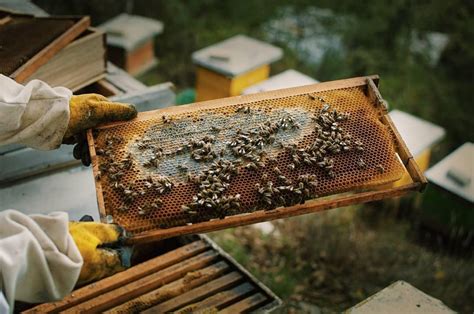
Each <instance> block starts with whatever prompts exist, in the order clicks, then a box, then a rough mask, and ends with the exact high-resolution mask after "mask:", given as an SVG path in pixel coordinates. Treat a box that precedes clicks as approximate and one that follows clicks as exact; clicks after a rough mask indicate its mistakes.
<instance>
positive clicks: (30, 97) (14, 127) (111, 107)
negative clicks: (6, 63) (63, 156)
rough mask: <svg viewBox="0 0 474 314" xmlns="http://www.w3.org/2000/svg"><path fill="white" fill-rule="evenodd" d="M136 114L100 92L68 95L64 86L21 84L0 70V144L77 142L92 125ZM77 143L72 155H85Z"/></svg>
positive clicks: (52, 145)
mask: <svg viewBox="0 0 474 314" xmlns="http://www.w3.org/2000/svg"><path fill="white" fill-rule="evenodd" d="M136 116H137V110H136V109H135V107H134V106H133V105H129V104H122V103H115V102H111V101H109V100H108V99H107V98H106V97H104V96H102V95H98V94H83V95H72V92H71V91H70V90H69V89H67V88H65V87H54V88H52V87H50V86H49V85H48V84H46V83H44V82H42V81H39V80H33V81H31V82H29V83H28V84H26V85H25V86H23V85H20V84H18V83H16V82H15V81H13V80H12V79H10V78H8V77H6V76H4V75H2V74H0V145H4V144H13V143H15V144H23V145H26V146H28V147H31V148H36V149H43V150H48V149H54V148H58V147H59V145H61V143H68V144H73V143H75V142H77V141H78V139H79V138H80V137H81V136H80V135H81V134H83V133H84V131H85V130H87V129H89V128H93V127H95V126H96V125H99V124H101V123H105V122H113V121H125V120H130V119H133V118H135V117H136ZM78 144H80V145H78V149H75V157H77V158H81V157H85V156H84V155H85V154H86V152H85V150H84V149H83V148H85V147H87V145H86V146H84V145H81V144H82V143H78ZM76 153H77V154H76ZM83 160H84V158H83Z"/></svg>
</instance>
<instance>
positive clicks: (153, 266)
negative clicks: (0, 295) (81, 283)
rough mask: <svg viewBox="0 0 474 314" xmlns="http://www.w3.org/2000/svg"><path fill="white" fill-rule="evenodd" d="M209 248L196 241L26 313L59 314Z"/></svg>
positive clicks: (203, 243)
mask: <svg viewBox="0 0 474 314" xmlns="http://www.w3.org/2000/svg"><path fill="white" fill-rule="evenodd" d="M208 248H209V244H207V243H206V242H204V241H201V240H200V241H195V242H193V243H190V244H187V245H185V246H182V247H180V248H179V249H176V250H174V251H171V252H168V253H165V254H163V255H161V256H158V257H156V258H154V259H151V260H149V261H146V262H144V263H141V264H139V265H136V266H134V267H133V268H130V269H127V270H125V271H123V272H121V273H119V274H116V275H114V276H111V277H108V278H105V279H102V280H101V281H99V282H95V283H92V284H90V285H88V286H85V287H83V288H80V289H78V290H76V291H74V292H73V293H71V294H70V295H68V296H67V297H65V298H64V299H63V300H61V301H57V302H51V303H44V304H42V305H39V306H37V307H34V308H32V309H30V310H28V311H26V313H57V312H59V311H62V310H64V309H67V308H69V307H71V306H74V305H76V304H79V303H81V302H85V301H87V300H89V299H92V298H94V297H96V296H99V295H101V294H103V293H105V292H107V291H111V290H112V289H115V288H117V287H120V286H122V285H124V284H127V283H129V282H132V281H135V280H137V279H139V278H142V277H144V276H147V275H149V274H151V273H154V272H157V271H160V270H162V269H165V268H167V267H169V266H171V265H173V264H176V263H179V262H181V261H183V260H185V259H187V258H190V257H192V256H195V255H196V254H199V253H201V252H203V251H204V250H206V249H208Z"/></svg>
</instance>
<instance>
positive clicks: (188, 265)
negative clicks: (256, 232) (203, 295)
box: [64, 250, 219, 313]
mask: <svg viewBox="0 0 474 314" xmlns="http://www.w3.org/2000/svg"><path fill="white" fill-rule="evenodd" d="M218 257H219V253H217V252H216V251H214V250H209V251H206V252H204V253H201V254H199V255H197V256H194V257H192V258H190V259H187V260H184V261H182V262H180V263H178V264H175V265H173V266H170V267H168V268H165V269H163V270H161V271H159V272H156V273H153V274H150V275H148V276H146V277H143V278H140V279H138V280H135V281H133V282H130V283H128V284H125V285H123V286H121V287H118V288H117V289H114V290H109V291H108V292H106V293H103V294H101V295H99V296H96V297H95V298H93V299H91V300H88V301H86V302H83V303H81V304H78V305H76V306H74V307H71V308H69V309H67V310H65V311H64V313H77V312H80V313H99V312H103V311H105V310H107V309H110V308H111V307H114V306H117V305H119V304H122V303H124V302H126V301H128V300H130V299H132V298H136V297H138V296H139V295H142V294H144V293H147V292H149V291H150V290H152V289H156V288H157V287H160V286H163V285H165V284H167V283H170V282H172V281H174V280H177V279H178V278H180V277H182V276H184V275H185V274H186V273H188V272H190V271H193V270H196V269H199V268H203V267H205V266H207V265H209V264H210V263H212V262H213V261H215V260H216V259H217V258H218Z"/></svg>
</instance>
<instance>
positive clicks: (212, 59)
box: [192, 35, 282, 101]
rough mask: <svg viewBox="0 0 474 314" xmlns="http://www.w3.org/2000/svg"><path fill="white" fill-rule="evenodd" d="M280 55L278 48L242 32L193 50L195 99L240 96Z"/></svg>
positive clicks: (264, 75) (259, 80)
mask: <svg viewBox="0 0 474 314" xmlns="http://www.w3.org/2000/svg"><path fill="white" fill-rule="evenodd" d="M281 56H282V50H281V49H280V48H278V47H275V46H272V45H270V44H268V43H265V42H262V41H259V40H256V39H254V38H251V37H247V36H244V35H237V36H233V37H231V38H228V39H226V40H224V41H222V42H219V43H217V44H214V45H212V46H209V47H206V48H203V49H201V50H198V51H195V52H194V53H193V55H192V59H193V63H194V64H195V65H196V97H197V100H198V101H203V100H211V99H217V98H223V97H230V96H237V95H240V94H241V93H242V91H243V90H244V89H245V88H246V87H249V86H251V85H254V84H256V83H258V82H261V81H263V80H265V79H266V78H268V75H269V74H270V63H272V62H274V61H277V60H279V59H280V58H281Z"/></svg>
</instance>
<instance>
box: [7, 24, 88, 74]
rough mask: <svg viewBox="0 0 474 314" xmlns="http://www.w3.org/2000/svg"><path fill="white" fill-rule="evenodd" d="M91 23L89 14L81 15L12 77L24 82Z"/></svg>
mask: <svg viewBox="0 0 474 314" xmlns="http://www.w3.org/2000/svg"><path fill="white" fill-rule="evenodd" d="M49 18H54V17H49ZM89 25H90V18H89V17H88V16H84V17H81V18H80V19H79V20H78V21H77V22H76V23H75V24H74V25H73V26H72V27H71V28H69V29H68V30H67V31H66V32H64V33H63V34H62V35H61V36H59V37H58V38H56V39H55V40H53V41H52V42H51V43H50V44H48V45H47V46H46V47H45V48H43V49H42V50H41V51H40V52H38V53H37V54H36V55H35V56H34V57H33V58H31V59H30V60H28V61H27V62H26V63H25V64H23V65H22V66H21V67H19V68H18V69H16V70H15V72H13V73H12V75H11V76H10V77H11V78H13V79H14V80H15V81H17V82H19V83H22V82H24V81H25V80H26V79H27V78H28V77H29V76H30V75H31V74H33V73H34V72H35V71H36V70H37V69H38V68H39V67H40V66H42V65H43V64H45V63H46V62H48V60H49V59H51V58H52V57H53V56H54V55H55V54H56V53H57V52H58V51H59V50H61V49H62V48H64V47H66V45H67V44H68V43H70V42H71V41H73V40H74V39H75V38H76V37H77V36H79V35H80V34H81V33H82V32H83V31H85V30H86V29H87V27H89Z"/></svg>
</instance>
